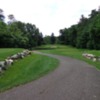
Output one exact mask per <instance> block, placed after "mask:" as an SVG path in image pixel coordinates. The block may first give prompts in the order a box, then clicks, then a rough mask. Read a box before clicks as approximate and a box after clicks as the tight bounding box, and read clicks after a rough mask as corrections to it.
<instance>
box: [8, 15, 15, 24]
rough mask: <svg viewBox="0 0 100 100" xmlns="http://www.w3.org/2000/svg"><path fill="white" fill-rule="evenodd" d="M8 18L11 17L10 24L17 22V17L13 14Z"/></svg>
mask: <svg viewBox="0 0 100 100" xmlns="http://www.w3.org/2000/svg"><path fill="white" fill-rule="evenodd" d="M8 19H9V21H8V24H11V23H14V22H16V19H15V17H14V15H13V14H10V15H8Z"/></svg>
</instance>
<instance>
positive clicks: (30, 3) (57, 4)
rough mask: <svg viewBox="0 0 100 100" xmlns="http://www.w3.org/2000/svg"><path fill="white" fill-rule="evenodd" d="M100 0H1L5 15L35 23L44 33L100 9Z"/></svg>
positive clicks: (69, 23)
mask: <svg viewBox="0 0 100 100" xmlns="http://www.w3.org/2000/svg"><path fill="white" fill-rule="evenodd" d="M99 3H100V0H0V8H1V9H3V10H4V15H5V16H7V15H9V14H13V15H14V16H15V18H16V20H19V21H22V22H26V23H27V22H29V23H32V24H35V25H36V26H37V27H38V28H39V29H40V31H41V32H42V33H43V34H44V35H50V34H51V33H52V32H54V33H55V35H59V29H63V28H65V27H70V26H71V25H72V24H76V23H77V22H78V21H79V18H80V16H81V15H82V14H84V15H85V16H86V17H87V16H88V15H89V14H90V12H91V10H93V9H98V7H99Z"/></svg>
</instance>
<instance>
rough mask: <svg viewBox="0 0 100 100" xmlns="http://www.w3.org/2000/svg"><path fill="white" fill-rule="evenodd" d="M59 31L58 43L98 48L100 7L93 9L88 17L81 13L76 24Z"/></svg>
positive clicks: (99, 41)
mask: <svg viewBox="0 0 100 100" xmlns="http://www.w3.org/2000/svg"><path fill="white" fill-rule="evenodd" d="M59 32H60V35H59V36H58V40H59V43H60V44H65V45H70V46H73V47H77V48H84V49H96V50H100V8H99V9H98V10H96V9H93V10H92V11H91V13H90V14H89V17H88V18H86V17H85V16H84V15H81V18H80V20H79V22H78V23H77V24H75V25H72V26H71V27H69V28H64V29H60V30H59Z"/></svg>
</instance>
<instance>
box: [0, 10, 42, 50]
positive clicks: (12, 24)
mask: <svg viewBox="0 0 100 100" xmlns="http://www.w3.org/2000/svg"><path fill="white" fill-rule="evenodd" d="M0 11H1V12H0V15H2V16H3V14H2V12H3V10H0ZM2 16H0V18H1V19H0V47H2V48H9V47H15V48H17V47H19V48H29V49H31V48H33V47H36V46H39V45H42V44H43V35H42V33H41V32H40V31H39V29H38V28H37V27H36V26H35V25H33V24H30V23H23V22H20V21H17V20H15V18H14V15H12V14H10V15H9V16H8V17H9V19H10V21H9V22H8V24H6V23H5V22H4V21H3V20H4V19H2Z"/></svg>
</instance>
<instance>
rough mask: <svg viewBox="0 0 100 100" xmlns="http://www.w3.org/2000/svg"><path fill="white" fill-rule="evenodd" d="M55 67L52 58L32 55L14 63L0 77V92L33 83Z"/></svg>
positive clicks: (56, 61)
mask: <svg viewBox="0 0 100 100" xmlns="http://www.w3.org/2000/svg"><path fill="white" fill-rule="evenodd" d="M5 51H6V50H5ZM57 65H58V60H56V59H54V58H51V57H47V56H42V55H38V54H34V53H32V55H30V56H27V57H25V58H24V59H21V60H19V61H16V62H14V64H13V65H12V66H10V67H9V68H8V70H6V71H5V72H4V73H3V74H2V75H1V76H0V92H2V91H5V90H7V89H10V88H12V87H15V86H18V85H21V84H25V83H27V82H30V81H33V80H35V79H37V78H39V77H41V76H43V75H45V74H47V73H48V72H50V71H52V70H54V69H55V68H56V67H57Z"/></svg>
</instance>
